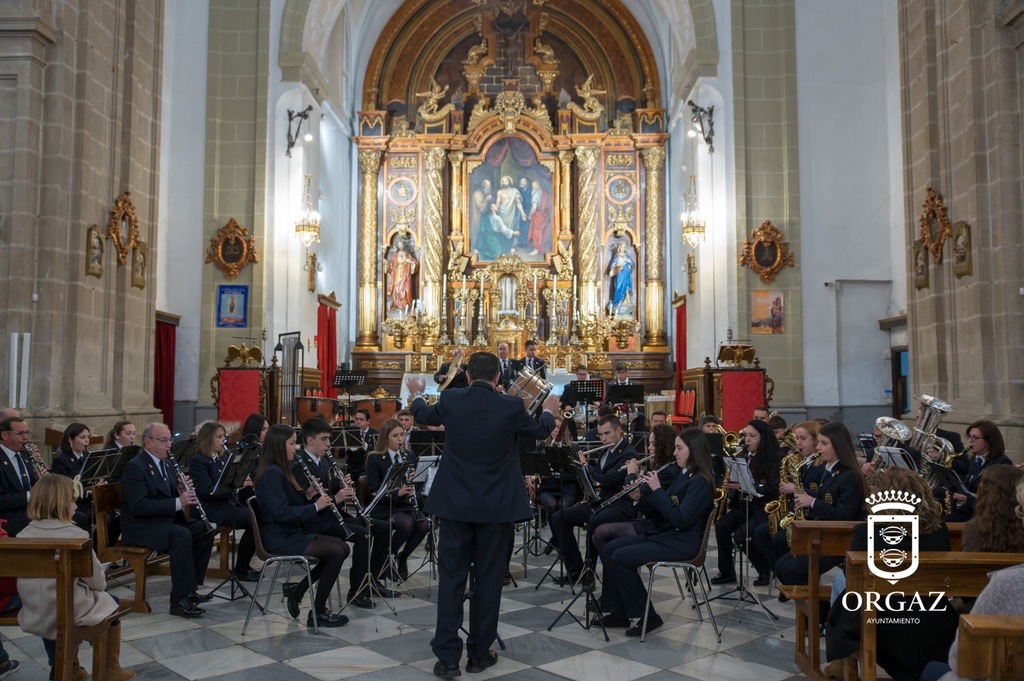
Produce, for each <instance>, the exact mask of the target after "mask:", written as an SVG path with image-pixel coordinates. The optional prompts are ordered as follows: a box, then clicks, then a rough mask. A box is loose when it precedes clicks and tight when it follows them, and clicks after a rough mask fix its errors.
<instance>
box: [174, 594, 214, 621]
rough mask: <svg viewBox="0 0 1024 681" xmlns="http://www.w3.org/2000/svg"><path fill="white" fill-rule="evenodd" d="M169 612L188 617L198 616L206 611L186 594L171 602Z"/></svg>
mask: <svg viewBox="0 0 1024 681" xmlns="http://www.w3.org/2000/svg"><path fill="white" fill-rule="evenodd" d="M170 612H171V614H172V615H175V616H176V617H184V618H186V619H190V618H192V617H199V616H200V615H202V614H203V613H204V612H206V611H205V610H203V609H202V608H200V607H197V606H196V604H195V603H193V602H192V600H191V599H190V598H189V597H188V596H185V597H184V598H182V599H181V600H179V601H176V602H174V603H171V610H170Z"/></svg>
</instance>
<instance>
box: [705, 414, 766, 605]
mask: <svg viewBox="0 0 1024 681" xmlns="http://www.w3.org/2000/svg"><path fill="white" fill-rule="evenodd" d="M742 434H743V441H744V445H745V446H746V458H747V461H748V465H749V467H750V475H751V478H752V479H753V480H754V484H755V485H756V486H757V488H756V491H757V493H758V494H760V495H761V496H759V497H753V498H751V499H749V500H744V499H743V498H742V496H743V495H742V494H741V493H740V492H739V485H738V484H737V483H736V482H735V481H733V480H730V481H729V484H728V490H727V492H728V494H729V498H730V508H729V511H728V512H727V513H726V514H725V515H724V516H722V519H721V520H719V521H718V522H717V523H715V539H716V540H717V542H718V574H717V575H715V576H714V577H712V578H711V583H712V584H732V583H735V582H736V568H735V565H734V561H733V546H734V543H735V544H739V545H740V546H746V545H748V543H749V546H750V562H751V564H752V565H753V566H754V569H756V570H757V579H756V580H754V586H767V585H768V583H769V582H770V581H771V565H770V562H769V560H770V559H769V557H768V556H767V555H765V554H764V552H762V551H761V550H759V549H758V547H757V544H756V543H755V542H753V541H750V540H751V539H752V538H753V534H754V529H755V528H756V527H757V526H758V525H760V524H761V523H765V522H768V514H767V513H766V512H765V510H764V507H765V505H766V504H767V503H768V502H769V501H772V500H773V499H778V498H779V458H778V454H779V441H778V440H776V439H775V433H773V432H772V429H771V427H770V426H769V425H768V424H767V423H766V422H764V421H759V420H757V419H754V420H752V421H750V422H749V423H747V426H746V427H745V428H744V429H743V431H742Z"/></svg>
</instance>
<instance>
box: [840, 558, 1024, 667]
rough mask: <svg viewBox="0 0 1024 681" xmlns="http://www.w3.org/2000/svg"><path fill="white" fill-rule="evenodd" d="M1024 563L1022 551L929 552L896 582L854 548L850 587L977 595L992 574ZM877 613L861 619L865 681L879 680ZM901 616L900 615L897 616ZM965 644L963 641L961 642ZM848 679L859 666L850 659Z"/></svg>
mask: <svg viewBox="0 0 1024 681" xmlns="http://www.w3.org/2000/svg"><path fill="white" fill-rule="evenodd" d="M1021 563H1024V554H1021V553H974V552H970V553H968V552H963V551H928V552H922V553H921V554H920V557H919V563H918V567H917V570H916V571H915V572H914V574H912V575H910V576H909V577H904V578H902V579H900V580H898V581H897V582H896V583H895V584H892V583H891V582H889V580H887V579H883V578H881V577H878V576H876V575H875V574H873V573H872V572H871V571H870V570H869V569H868V554H867V553H866V552H864V551H850V552H849V553H847V554H846V590H847V592H857V593H861V594H863V593H865V592H868V591H871V592H877V593H879V594H882V595H883V597H884V595H885V594H889V593H893V592H903V593H906V594H911V593H914V592H920V593H922V594H927V593H929V592H932V591H941V592H945V594H946V595H947V596H951V597H960V598H975V597H977V596H978V594H980V593H981V590H982V589H984V588H985V586H986V585H987V584H988V573H989V572H992V571H994V570H1002V569H1003V568H1007V567H1011V566H1014V565H1019V564H1021ZM877 614H878V613H877V612H876V611H873V610H868V609H867V608H863V609H862V610H861V619H860V652H859V653H858V658H859V660H860V666H861V672H862V676H861V679H862V681H876V676H875V666H876V664H877V663H878V660H877V656H876V648H875V643H876V633H877V632H876V625H875V621H874V619H875V617H876V616H877ZM897 616H899V615H897ZM961 645H962V644H961ZM844 673H845V676H846V678H848V679H849V678H855V677H856V665H855V664H854V663H853V662H852V660H851V661H848V662H847V663H846V664H845V666H844Z"/></svg>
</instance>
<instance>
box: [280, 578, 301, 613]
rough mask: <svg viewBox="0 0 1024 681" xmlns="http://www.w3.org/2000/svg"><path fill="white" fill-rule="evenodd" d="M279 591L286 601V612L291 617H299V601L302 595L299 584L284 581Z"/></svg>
mask: <svg viewBox="0 0 1024 681" xmlns="http://www.w3.org/2000/svg"><path fill="white" fill-rule="evenodd" d="M281 591H283V592H284V598H285V601H287V603H288V614H289V615H291V616H292V618H293V619H298V617H299V603H301V602H302V595H301V594H300V593H299V584H298V583H297V582H285V584H284V585H283V586H282V587H281Z"/></svg>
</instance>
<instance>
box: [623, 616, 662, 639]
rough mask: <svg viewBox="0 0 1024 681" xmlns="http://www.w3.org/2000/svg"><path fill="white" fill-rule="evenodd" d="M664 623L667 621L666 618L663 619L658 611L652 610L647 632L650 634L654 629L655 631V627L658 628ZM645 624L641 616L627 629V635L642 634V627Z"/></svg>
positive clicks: (648, 619)
mask: <svg viewBox="0 0 1024 681" xmlns="http://www.w3.org/2000/svg"><path fill="white" fill-rule="evenodd" d="M664 623H665V620H663V619H661V615H659V614H658V613H655V612H652V613H651V615H650V617H648V618H647V633H648V634H649V633H651V632H652V631H654V630H655V629H657V628H658V627H660V626H661V625H662V624H664ZM643 626H644V618H643V617H641V618H640V619H639V620H637V623H636V624H634V625H633V626H632V627H630V628H629V629H626V636H639V635H640V629H641V628H642V627H643Z"/></svg>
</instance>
